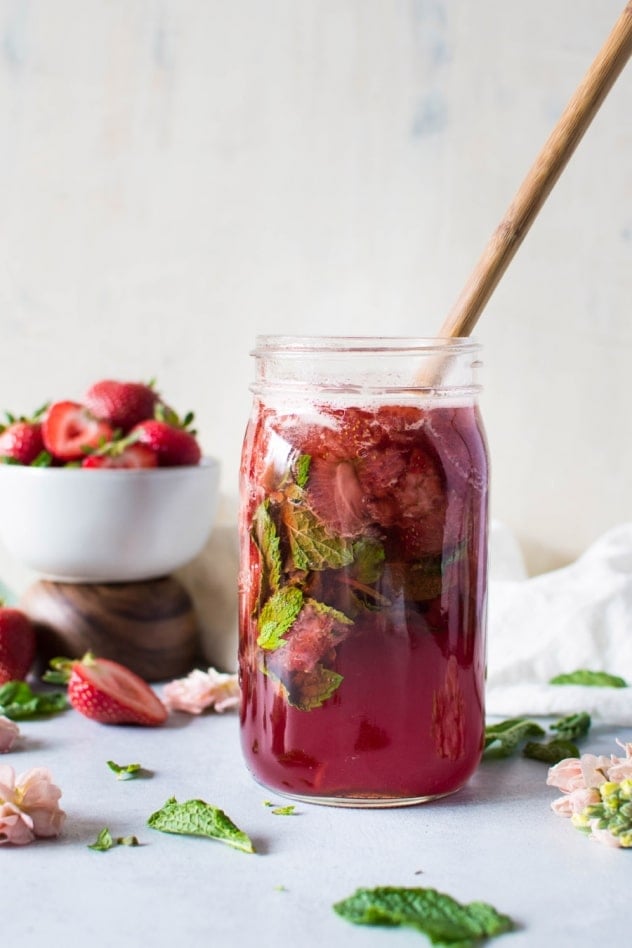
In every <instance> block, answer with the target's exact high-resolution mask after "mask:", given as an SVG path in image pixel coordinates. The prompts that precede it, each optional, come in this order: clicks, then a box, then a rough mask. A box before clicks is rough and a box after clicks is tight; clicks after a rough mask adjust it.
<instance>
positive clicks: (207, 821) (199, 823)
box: [147, 797, 255, 853]
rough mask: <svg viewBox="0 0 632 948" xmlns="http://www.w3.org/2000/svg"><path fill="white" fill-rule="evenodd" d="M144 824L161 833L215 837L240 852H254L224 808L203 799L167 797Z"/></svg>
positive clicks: (251, 845) (249, 840)
mask: <svg viewBox="0 0 632 948" xmlns="http://www.w3.org/2000/svg"><path fill="white" fill-rule="evenodd" d="M147 825H148V826H150V827H151V828H152V829H155V830H160V832H162V833H176V834H179V835H183V836H205V837H206V838H208V839H216V840H218V841H219V842H221V843H226V844H227V845H228V846H232V847H233V849H239V850H241V852H244V853H254V851H255V849H254V846H253V844H252V840H251V839H250V838H249V837H248V836H247V835H246V834H245V833H243V832H242V831H241V830H240V829H239V828H238V827H237V826H235V824H234V823H233V821H232V820H231V819H230V818H229V817H228V816H227V815H226V814H225V813H224V811H223V810H220V809H219V808H218V807H216V806H212V805H211V804H210V803H205V801H204V800H187V801H186V802H185V803H178V801H177V800H176V798H175V797H170V798H169V799H168V800H167V802H166V803H165V805H164V806H163V807H162V808H161V809H160V810H156V812H155V813H152V814H151V816H150V817H149V819H148V820H147Z"/></svg>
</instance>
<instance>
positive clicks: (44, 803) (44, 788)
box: [0, 764, 66, 846]
mask: <svg viewBox="0 0 632 948" xmlns="http://www.w3.org/2000/svg"><path fill="white" fill-rule="evenodd" d="M60 797H61V790H60V789H59V787H57V786H55V784H54V783H53V781H52V775H51V773H50V771H49V770H47V768H46V767H33V768H32V769H31V770H27V771H26V772H25V773H23V774H20V775H19V776H18V777H16V775H15V771H14V769H13V767H10V766H9V765H8V764H0V844H2V843H13V844H14V845H17V846H23V845H25V844H27V843H31V842H33V840H34V839H35V837H37V836H43V837H45V836H59V834H60V832H61V829H62V826H63V823H64V820H65V818H66V814H65V813H64V811H63V810H62V809H60V807H59V799H60Z"/></svg>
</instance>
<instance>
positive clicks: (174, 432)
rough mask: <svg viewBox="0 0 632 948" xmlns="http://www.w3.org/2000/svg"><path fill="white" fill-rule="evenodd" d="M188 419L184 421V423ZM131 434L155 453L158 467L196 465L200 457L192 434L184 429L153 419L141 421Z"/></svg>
mask: <svg viewBox="0 0 632 948" xmlns="http://www.w3.org/2000/svg"><path fill="white" fill-rule="evenodd" d="M190 417H191V416H188V418H187V419H185V423H186V422H187V421H188V420H189V419H190ZM131 433H132V435H134V436H136V438H137V439H138V441H139V442H140V443H141V444H144V445H146V446H147V447H148V448H151V450H152V451H155V452H156V454H157V455H158V464H159V466H160V467H179V466H180V465H184V464H198V463H199V461H200V459H201V457H202V452H201V450H200V446H199V444H198V442H197V439H196V437H195V434H194V432H193V431H188V430H187V429H186V427H178V426H176V425H174V424H170V423H169V422H167V421H161V420H160V419H157V418H155V419H153V420H152V421H141V423H140V424H139V425H136V427H135V428H133V429H132V432H131Z"/></svg>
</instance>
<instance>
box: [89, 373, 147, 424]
mask: <svg viewBox="0 0 632 948" xmlns="http://www.w3.org/2000/svg"><path fill="white" fill-rule="evenodd" d="M84 403H85V405H86V406H87V408H88V409H89V410H90V411H91V412H92V414H93V415H94V416H95V418H101V419H102V420H103V421H107V422H109V423H110V424H111V425H112V427H113V428H120V430H121V431H122V432H123V433H126V432H128V431H130V430H131V429H132V428H133V427H134V425H137V424H138V423H139V422H140V421H145V420H146V419H147V418H153V417H154V409H155V407H156V405H157V403H158V394H157V392H155V391H154V389H153V387H152V385H151V383H150V384H149V385H145V384H144V383H142V382H115V381H113V380H112V379H103V380H102V381H101V382H95V384H94V385H91V386H90V388H89V389H88V391H87V392H86V394H85V397H84Z"/></svg>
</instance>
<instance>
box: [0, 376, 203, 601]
mask: <svg viewBox="0 0 632 948" xmlns="http://www.w3.org/2000/svg"><path fill="white" fill-rule="evenodd" d="M191 421H192V415H188V416H186V417H185V418H184V420H183V421H181V420H180V418H179V417H178V416H177V415H176V413H175V412H174V411H173V410H172V409H171V408H169V407H168V406H166V405H165V404H164V403H163V402H162V399H161V398H160V396H159V395H158V393H157V392H156V391H155V390H154V388H153V386H149V385H145V384H144V383H127V382H114V381H112V380H103V381H102V382H99V383H95V385H93V386H91V387H90V388H89V389H88V390H87V392H86V393H85V395H84V397H83V398H82V400H80V401H77V400H71V399H63V400H59V401H54V402H52V403H51V404H50V405H49V406H48V407H47V408H46V409H45V411H44V412H43V413H42V415H41V416H40V418H38V419H37V421H36V424H37V425H38V426H39V429H38V433H39V435H40V442H39V445H38V446H39V450H38V452H37V454H35V447H33V448H32V449H31V450H30V451H29V452H23V453H21V454H20V453H19V452H18V451H17V449H15V445H16V444H18V439H17V438H14V437H13V435H12V433H11V432H10V431H9V428H6V429H5V431H4V432H2V433H0V462H1V461H4V462H5V463H0V487H1V488H3V489H2V490H0V542H2V544H3V545H4V546H5V547H6V549H7V550H8V552H9V553H11V554H12V555H13V556H14V557H15V558H16V559H17V560H19V561H20V562H22V563H23V564H24V565H25V566H27V567H29V568H30V569H33V570H35V571H37V572H39V573H42V574H43V575H44V576H46V577H48V578H51V579H56V580H59V581H62V582H91V583H96V582H134V581H140V580H146V579H153V578H157V577H160V576H165V575H168V574H169V573H171V572H173V571H174V570H176V569H178V568H179V567H180V566H183V565H184V564H185V563H187V562H188V561H189V560H191V559H193V558H194V557H195V556H196V555H197V553H199V552H200V551H201V550H202V548H203V546H204V544H205V543H206V540H207V538H208V536H209V534H210V532H211V529H212V526H213V522H214V519H215V514H216V509H217V501H218V493H219V463H218V461H217V460H216V459H214V458H212V457H206V456H204V455H203V453H202V450H201V447H200V445H199V442H198V440H197V435H196V433H195V432H194V431H193V430H192V429H191ZM14 430H15V429H14ZM7 432H8V434H7ZM4 434H7V438H6V439H5V453H4V454H3V453H2V437H3V435H4ZM34 442H35V439H34ZM22 443H26V441H25V439H24V438H22V437H21V438H20V441H19V444H20V445H21V444H22ZM10 452H11V453H10Z"/></svg>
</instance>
